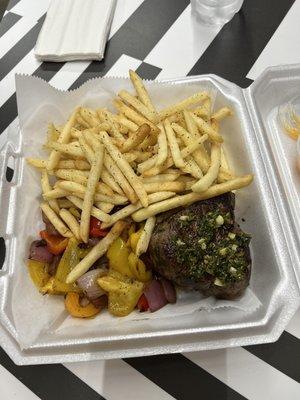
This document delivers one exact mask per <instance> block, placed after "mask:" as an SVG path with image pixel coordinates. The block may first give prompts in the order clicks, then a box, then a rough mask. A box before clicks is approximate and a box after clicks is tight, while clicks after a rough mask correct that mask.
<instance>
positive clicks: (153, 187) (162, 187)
mask: <svg viewBox="0 0 300 400" xmlns="http://www.w3.org/2000/svg"><path fill="white" fill-rule="evenodd" d="M144 187H145V189H146V192H147V193H157V192H175V193H176V192H182V191H184V190H185V183H184V182H178V181H165V182H150V183H144Z"/></svg>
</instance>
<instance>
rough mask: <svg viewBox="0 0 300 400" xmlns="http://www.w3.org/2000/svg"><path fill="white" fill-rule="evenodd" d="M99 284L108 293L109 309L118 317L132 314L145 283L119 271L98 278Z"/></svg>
mask: <svg viewBox="0 0 300 400" xmlns="http://www.w3.org/2000/svg"><path fill="white" fill-rule="evenodd" d="M97 282H98V284H99V286H100V287H101V288H102V289H103V290H105V291H106V292H107V293H108V311H109V312H110V313H111V314H112V315H115V316H117V317H125V316H126V315H128V314H130V313H131V312H132V311H133V310H134V308H135V306H136V305H137V302H138V300H139V298H140V297H141V295H142V293H143V290H144V284H143V283H141V282H138V281H136V280H134V279H130V278H127V277H125V276H123V275H122V274H120V273H119V272H117V271H110V272H109V275H107V276H103V277H101V278H99V279H98V281H97Z"/></svg>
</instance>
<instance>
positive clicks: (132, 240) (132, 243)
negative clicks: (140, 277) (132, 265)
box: [130, 228, 143, 252]
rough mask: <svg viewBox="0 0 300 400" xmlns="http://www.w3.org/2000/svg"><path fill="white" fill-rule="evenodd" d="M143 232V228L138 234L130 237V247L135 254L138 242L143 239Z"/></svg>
mask: <svg viewBox="0 0 300 400" xmlns="http://www.w3.org/2000/svg"><path fill="white" fill-rule="evenodd" d="M142 232H143V228H141V229H139V230H138V231H137V232H134V233H132V234H131V235H130V246H131V248H132V250H133V251H134V252H135V250H136V246H137V244H138V241H139V239H140V237H141V234H142Z"/></svg>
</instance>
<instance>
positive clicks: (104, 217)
mask: <svg viewBox="0 0 300 400" xmlns="http://www.w3.org/2000/svg"><path fill="white" fill-rule="evenodd" d="M67 199H68V200H69V201H70V202H71V204H74V205H75V206H76V207H77V208H79V209H80V210H82V207H83V200H82V199H80V198H78V197H77V196H72V195H70V196H67ZM107 204H109V203H107ZM91 215H92V216H93V217H95V218H97V219H99V220H100V221H102V222H105V223H108V222H110V220H111V217H110V215H108V214H107V213H106V212H104V211H102V210H99V209H98V208H97V207H95V206H93V207H92V208H91Z"/></svg>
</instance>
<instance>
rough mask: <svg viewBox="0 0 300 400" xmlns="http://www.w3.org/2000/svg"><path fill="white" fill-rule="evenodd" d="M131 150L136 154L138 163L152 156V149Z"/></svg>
mask: <svg viewBox="0 0 300 400" xmlns="http://www.w3.org/2000/svg"><path fill="white" fill-rule="evenodd" d="M131 152H132V154H134V155H135V157H136V158H135V161H136V162H137V163H142V162H144V161H146V160H148V159H149V158H150V157H152V153H151V151H141V150H131Z"/></svg>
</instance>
